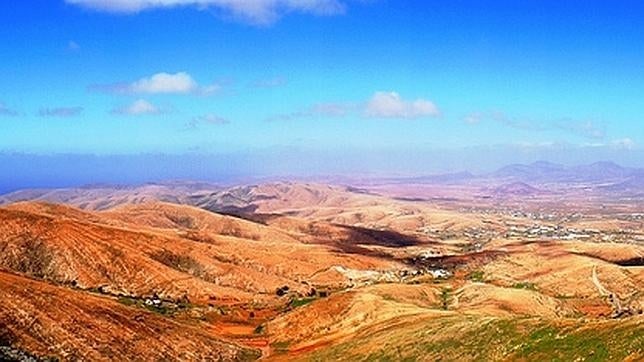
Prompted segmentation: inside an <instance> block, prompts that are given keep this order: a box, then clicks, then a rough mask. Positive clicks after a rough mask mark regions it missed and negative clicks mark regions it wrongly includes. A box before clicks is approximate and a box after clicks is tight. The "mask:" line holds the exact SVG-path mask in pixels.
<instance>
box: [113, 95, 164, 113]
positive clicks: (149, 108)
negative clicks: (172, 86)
mask: <svg viewBox="0 0 644 362" xmlns="http://www.w3.org/2000/svg"><path fill="white" fill-rule="evenodd" d="M112 113H113V114H120V115H128V116H141V115H154V114H161V113H163V112H161V109H159V108H158V107H157V106H155V105H153V104H152V103H150V102H148V101H146V100H145V99H139V100H136V101H134V102H133V103H132V104H130V105H127V106H123V107H119V108H115V109H113V110H112Z"/></svg>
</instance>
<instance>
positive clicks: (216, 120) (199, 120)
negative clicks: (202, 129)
mask: <svg viewBox="0 0 644 362" xmlns="http://www.w3.org/2000/svg"><path fill="white" fill-rule="evenodd" d="M229 123H230V121H229V120H228V119H227V118H224V117H221V116H218V115H216V114H212V113H209V114H205V115H203V116H198V117H194V118H192V119H191V120H189V121H188V122H187V123H186V128H187V129H197V128H198V127H199V126H200V125H218V126H222V125H225V124H229Z"/></svg>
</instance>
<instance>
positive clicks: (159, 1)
mask: <svg viewBox="0 0 644 362" xmlns="http://www.w3.org/2000/svg"><path fill="white" fill-rule="evenodd" d="M66 2H67V3H69V4H74V5H78V6H82V7H84V8H89V9H93V10H98V11H106V12H112V13H125V14H128V13H130V14H131V13H137V12H140V11H143V10H148V9H155V8H165V9H167V8H173V7H179V6H183V7H187V6H190V7H194V8H197V9H199V10H204V9H215V10H219V11H221V12H222V13H223V14H225V15H228V16H232V17H234V18H236V19H239V20H242V21H244V22H248V23H251V24H256V25H269V24H272V23H274V22H275V21H277V20H278V19H279V18H280V17H281V16H283V15H284V14H287V13H293V12H299V13H306V14H313V15H327V16H328V15H338V14H343V13H344V12H345V10H346V4H345V3H344V2H343V1H341V0H66Z"/></svg>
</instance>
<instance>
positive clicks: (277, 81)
mask: <svg viewBox="0 0 644 362" xmlns="http://www.w3.org/2000/svg"><path fill="white" fill-rule="evenodd" d="M287 83H288V81H287V80H286V78H284V77H275V78H268V79H258V80H256V81H254V82H252V83H250V86H251V87H252V88H278V87H283V86H285V85H286V84H287Z"/></svg>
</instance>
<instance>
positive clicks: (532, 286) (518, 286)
mask: <svg viewBox="0 0 644 362" xmlns="http://www.w3.org/2000/svg"><path fill="white" fill-rule="evenodd" d="M512 288H516V289H527V290H537V285H536V284H534V283H530V282H519V283H515V284H514V285H512Z"/></svg>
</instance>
